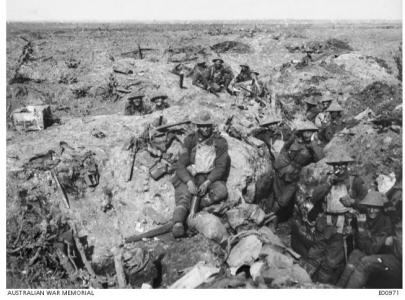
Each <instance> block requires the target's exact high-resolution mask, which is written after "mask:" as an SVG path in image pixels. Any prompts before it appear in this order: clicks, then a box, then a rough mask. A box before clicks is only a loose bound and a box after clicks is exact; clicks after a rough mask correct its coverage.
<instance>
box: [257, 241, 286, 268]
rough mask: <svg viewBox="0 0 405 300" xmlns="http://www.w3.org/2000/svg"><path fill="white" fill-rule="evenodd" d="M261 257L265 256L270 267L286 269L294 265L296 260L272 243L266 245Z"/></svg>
mask: <svg viewBox="0 0 405 300" xmlns="http://www.w3.org/2000/svg"><path fill="white" fill-rule="evenodd" d="M259 256H260V257H264V258H265V260H266V262H267V265H268V266H269V267H270V268H280V269H286V268H289V267H292V265H293V263H294V261H293V259H292V258H291V257H288V256H286V255H284V254H281V253H280V252H277V251H276V250H275V249H274V248H273V247H271V246H270V245H264V246H263V247H262V250H261V251H260V254H259Z"/></svg>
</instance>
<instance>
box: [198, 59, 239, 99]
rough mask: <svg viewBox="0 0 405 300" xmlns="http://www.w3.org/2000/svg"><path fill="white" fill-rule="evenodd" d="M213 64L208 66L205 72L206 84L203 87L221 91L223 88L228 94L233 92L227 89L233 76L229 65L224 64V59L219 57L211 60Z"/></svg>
mask: <svg viewBox="0 0 405 300" xmlns="http://www.w3.org/2000/svg"><path fill="white" fill-rule="evenodd" d="M212 61H213V63H214V64H213V65H211V66H209V67H208V69H207V71H206V72H205V80H206V84H207V85H206V86H205V89H207V90H210V91H213V92H221V91H222V90H223V89H226V91H227V92H228V93H230V94H233V93H232V91H231V90H230V89H229V84H230V83H231V81H232V79H233V78H234V75H233V72H232V70H231V68H230V67H229V66H226V67H225V66H224V61H223V60H222V59H221V58H215V59H213V60H212Z"/></svg>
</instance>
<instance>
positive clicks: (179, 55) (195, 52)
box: [164, 45, 211, 63]
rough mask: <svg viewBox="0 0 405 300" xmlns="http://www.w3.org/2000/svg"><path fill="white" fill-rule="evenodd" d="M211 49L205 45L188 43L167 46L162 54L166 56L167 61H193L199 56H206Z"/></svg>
mask: <svg viewBox="0 0 405 300" xmlns="http://www.w3.org/2000/svg"><path fill="white" fill-rule="evenodd" d="M210 52H211V51H210V50H209V49H208V48H207V47H203V46H201V45H196V46H194V45H190V46H184V47H177V48H172V47H170V48H168V49H166V50H165V51H164V54H166V55H167V56H168V58H167V61H168V62H177V63H178V62H187V61H195V60H198V59H199V58H206V57H207V56H208V55H210V54H211V53H210Z"/></svg>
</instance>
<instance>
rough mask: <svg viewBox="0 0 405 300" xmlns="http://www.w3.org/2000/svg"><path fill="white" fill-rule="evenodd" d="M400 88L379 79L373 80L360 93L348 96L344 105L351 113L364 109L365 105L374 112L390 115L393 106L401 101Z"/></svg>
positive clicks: (354, 113)
mask: <svg viewBox="0 0 405 300" xmlns="http://www.w3.org/2000/svg"><path fill="white" fill-rule="evenodd" d="M401 95H402V90H401V88H400V87H399V86H396V85H388V84H387V83H384V82H381V81H375V82H373V83H372V84H370V85H368V86H366V88H364V89H363V90H362V91H361V92H360V93H358V94H356V95H354V96H353V97H351V98H349V99H348V100H347V102H346V106H347V107H348V108H350V109H349V110H348V111H349V112H350V114H351V115H356V114H358V113H360V112H362V111H364V110H365V109H366V108H367V107H369V108H371V109H372V110H373V111H374V113H376V114H382V113H385V114H387V116H388V115H390V114H391V113H393V111H394V108H395V107H396V106H397V105H399V104H401V103H402V96H401Z"/></svg>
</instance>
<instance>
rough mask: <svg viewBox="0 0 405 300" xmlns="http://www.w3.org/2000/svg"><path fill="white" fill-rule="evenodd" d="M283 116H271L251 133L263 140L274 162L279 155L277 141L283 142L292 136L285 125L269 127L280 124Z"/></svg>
mask: <svg viewBox="0 0 405 300" xmlns="http://www.w3.org/2000/svg"><path fill="white" fill-rule="evenodd" d="M281 121H282V120H281V118H277V117H276V118H270V119H266V120H265V121H263V122H261V123H260V127H259V128H255V129H253V130H252V131H251V132H250V133H249V135H251V136H254V137H255V138H257V139H259V140H261V141H263V142H264V143H265V144H266V146H267V148H268V149H269V153H270V159H271V160H272V161H273V162H274V160H275V159H276V156H277V155H278V150H281V149H276V147H277V145H276V144H275V143H276V141H278V142H280V143H283V142H284V140H286V139H289V138H290V134H291V133H290V130H289V129H288V128H285V127H284V126H280V125H278V126H277V128H268V127H267V125H271V124H276V123H277V124H279V123H280V122H281Z"/></svg>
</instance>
